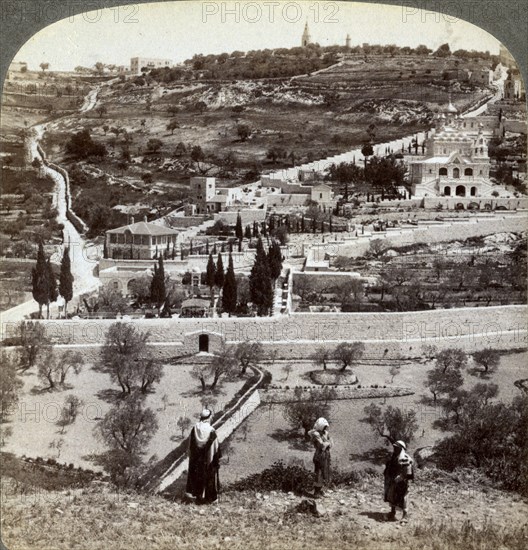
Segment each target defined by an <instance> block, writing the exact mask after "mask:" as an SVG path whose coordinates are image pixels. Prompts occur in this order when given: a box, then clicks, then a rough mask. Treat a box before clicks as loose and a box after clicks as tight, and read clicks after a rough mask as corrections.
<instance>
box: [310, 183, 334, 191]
mask: <svg viewBox="0 0 528 550" xmlns="http://www.w3.org/2000/svg"><path fill="white" fill-rule="evenodd" d="M321 187H322V188H324V189H325V191H332V188H331V187H330V186H329V185H326V183H319V184H317V185H314V186H313V187H312V189H313V190H315V189H321Z"/></svg>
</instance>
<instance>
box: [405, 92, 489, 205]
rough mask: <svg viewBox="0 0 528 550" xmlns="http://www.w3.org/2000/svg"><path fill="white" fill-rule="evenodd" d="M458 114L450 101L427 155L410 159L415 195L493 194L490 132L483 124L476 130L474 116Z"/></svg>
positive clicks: (482, 195)
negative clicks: (463, 116) (460, 116)
mask: <svg viewBox="0 0 528 550" xmlns="http://www.w3.org/2000/svg"><path fill="white" fill-rule="evenodd" d="M457 115H458V112H457V110H456V108H455V107H454V106H453V105H452V104H451V103H450V104H449V106H448V108H447V110H446V111H445V113H442V114H441V115H440V117H439V119H438V121H437V130H436V132H434V134H433V135H432V137H431V138H430V139H429V140H428V141H427V142H426V146H427V154H426V156H425V158H422V159H420V160H416V161H412V162H410V163H409V172H410V183H411V185H412V193H413V195H414V196H416V197H427V196H429V197H434V196H458V197H486V196H488V197H489V196H490V195H491V193H492V191H494V190H495V188H494V186H493V184H492V182H491V181H490V179H489V173H490V158H489V155H488V140H489V135H485V133H484V131H483V126H482V124H479V127H478V129H477V130H476V132H475V130H473V129H470V128H469V127H468V123H470V121H471V119H469V118H468V119H461V118H459V117H458V116H457ZM464 125H465V126H466V127H464Z"/></svg>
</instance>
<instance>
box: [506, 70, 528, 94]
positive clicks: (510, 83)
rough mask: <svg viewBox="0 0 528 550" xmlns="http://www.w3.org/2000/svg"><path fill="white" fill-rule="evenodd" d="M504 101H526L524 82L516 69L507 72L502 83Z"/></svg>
mask: <svg viewBox="0 0 528 550" xmlns="http://www.w3.org/2000/svg"><path fill="white" fill-rule="evenodd" d="M504 99H506V100H508V101H525V100H526V89H525V87H524V82H523V79H522V76H521V74H520V72H519V71H518V70H517V69H511V70H510V71H508V78H507V79H506V80H505V81H504Z"/></svg>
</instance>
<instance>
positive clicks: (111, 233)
mask: <svg viewBox="0 0 528 550" xmlns="http://www.w3.org/2000/svg"><path fill="white" fill-rule="evenodd" d="M178 234H179V232H178V231H176V230H175V229H171V228H169V227H164V226H163V225H158V224H155V223H148V222H147V221H146V220H145V221H142V222H137V223H134V219H133V218H132V223H130V224H128V225H124V226H122V227H117V228H115V229H110V230H108V231H107V232H106V251H107V255H108V257H109V258H122V259H133V260H146V259H152V258H155V257H157V255H158V254H160V253H162V252H163V251H164V250H166V249H167V247H168V248H169V249H170V250H171V251H172V248H173V247H174V246H175V245H176V243H177V238H178Z"/></svg>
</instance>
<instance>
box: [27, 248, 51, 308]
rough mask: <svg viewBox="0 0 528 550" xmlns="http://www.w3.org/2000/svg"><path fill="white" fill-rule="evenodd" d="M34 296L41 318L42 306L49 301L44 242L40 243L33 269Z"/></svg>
mask: <svg viewBox="0 0 528 550" xmlns="http://www.w3.org/2000/svg"><path fill="white" fill-rule="evenodd" d="M31 284H32V292H33V298H34V299H35V301H36V302H37V303H38V305H39V319H41V318H42V306H43V305H44V304H46V303H47V302H48V268H47V265H46V256H45V255H44V247H43V245H42V242H40V243H39V246H38V252H37V263H36V265H35V267H34V268H33V269H32V271H31Z"/></svg>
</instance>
